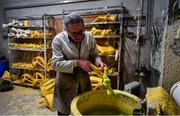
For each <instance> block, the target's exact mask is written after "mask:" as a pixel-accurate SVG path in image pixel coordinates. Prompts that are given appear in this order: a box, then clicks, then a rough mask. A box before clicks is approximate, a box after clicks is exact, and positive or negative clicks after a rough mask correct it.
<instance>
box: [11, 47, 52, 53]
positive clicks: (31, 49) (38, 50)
mask: <svg viewBox="0 0 180 116" xmlns="http://www.w3.org/2000/svg"><path fill="white" fill-rule="evenodd" d="M9 49H10V50H21V51H37V52H43V51H45V49H44V48H42V49H33V48H11V47H9ZM48 49H50V48H48Z"/></svg>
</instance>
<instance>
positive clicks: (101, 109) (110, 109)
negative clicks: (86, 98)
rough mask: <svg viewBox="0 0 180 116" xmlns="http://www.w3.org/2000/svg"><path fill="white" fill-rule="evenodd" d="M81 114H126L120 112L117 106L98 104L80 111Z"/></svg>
mask: <svg viewBox="0 0 180 116" xmlns="http://www.w3.org/2000/svg"><path fill="white" fill-rule="evenodd" d="M82 114H83V115H127V114H126V113H124V112H122V111H121V110H120V109H119V108H118V107H114V106H110V105H98V106H95V107H92V108H89V109H88V110H86V111H84V112H83V113H82Z"/></svg>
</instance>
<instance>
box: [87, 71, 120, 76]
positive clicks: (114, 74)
mask: <svg viewBox="0 0 180 116" xmlns="http://www.w3.org/2000/svg"><path fill="white" fill-rule="evenodd" d="M89 75H91V76H94V75H96V74H95V73H94V72H89ZM107 76H110V77H117V76H118V72H114V73H113V74H107Z"/></svg>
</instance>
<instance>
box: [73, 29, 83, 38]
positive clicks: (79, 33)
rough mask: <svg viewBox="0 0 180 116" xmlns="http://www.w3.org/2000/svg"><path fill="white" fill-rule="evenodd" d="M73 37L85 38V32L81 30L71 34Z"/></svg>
mask: <svg viewBox="0 0 180 116" xmlns="http://www.w3.org/2000/svg"><path fill="white" fill-rule="evenodd" d="M70 33H71V34H72V35H73V36H75V37H77V36H83V35H84V30H83V29H82V30H80V31H79V32H70Z"/></svg>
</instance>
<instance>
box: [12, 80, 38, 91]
mask: <svg viewBox="0 0 180 116" xmlns="http://www.w3.org/2000/svg"><path fill="white" fill-rule="evenodd" d="M13 85H19V86H23V87H32V88H36V89H38V88H40V87H39V86H37V85H33V84H30V83H21V82H20V80H15V81H13Z"/></svg>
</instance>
